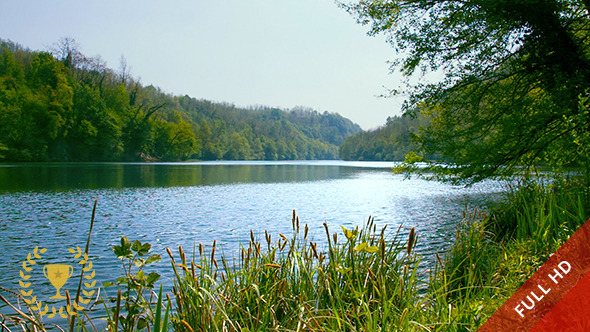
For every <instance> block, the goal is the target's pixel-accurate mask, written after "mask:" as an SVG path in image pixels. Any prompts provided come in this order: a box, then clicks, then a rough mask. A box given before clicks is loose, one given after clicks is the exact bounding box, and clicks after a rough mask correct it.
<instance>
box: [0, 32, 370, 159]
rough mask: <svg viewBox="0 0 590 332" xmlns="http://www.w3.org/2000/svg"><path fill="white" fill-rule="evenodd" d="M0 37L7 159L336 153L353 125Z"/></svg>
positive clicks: (64, 47)
mask: <svg viewBox="0 0 590 332" xmlns="http://www.w3.org/2000/svg"><path fill="white" fill-rule="evenodd" d="M76 47H77V44H76V43H75V41H73V40H68V39H66V40H64V41H63V42H62V43H61V44H60V45H58V49H56V50H54V51H53V54H55V55H56V56H54V55H52V54H50V53H47V52H32V51H30V50H24V49H23V48H22V47H20V46H19V45H16V44H14V43H11V42H8V41H2V40H0V144H1V145H2V146H4V147H5V148H6V149H5V150H4V151H3V152H2V154H1V157H2V158H3V159H5V160H8V161H139V160H143V161H177V160H187V159H206V160H215V159H239V160H250V159H257V160H260V159H267V160H287V159H335V158H337V146H336V145H338V144H340V143H341V142H342V141H343V140H344V139H345V137H347V136H348V135H351V134H353V133H356V132H358V131H359V130H360V128H359V126H358V125H356V124H354V123H352V122H351V121H350V120H348V119H345V118H343V117H341V116H340V115H338V114H332V113H328V112H324V113H319V112H317V111H314V110H310V109H304V108H301V107H299V108H295V109H293V110H286V111H285V110H279V109H273V108H265V107H259V108H256V109H254V108H251V109H240V108H236V107H235V106H233V105H230V104H216V103H212V102H209V101H205V100H197V99H194V98H190V97H188V96H182V97H179V96H172V95H169V94H166V93H164V92H162V91H161V90H160V89H158V88H155V87H153V86H146V87H144V86H142V85H141V84H140V83H139V82H138V81H136V80H134V79H132V78H130V77H129V75H128V73H122V74H117V73H115V72H114V71H113V70H111V69H109V68H106V67H105V65H104V63H103V62H102V61H101V60H100V59H98V58H94V59H93V58H86V57H85V56H84V55H83V54H81V53H80V52H79V51H78V50H77V49H76Z"/></svg>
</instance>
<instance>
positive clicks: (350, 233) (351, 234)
mask: <svg viewBox="0 0 590 332" xmlns="http://www.w3.org/2000/svg"><path fill="white" fill-rule="evenodd" d="M340 228H342V232H344V236H346V238H347V239H349V240H352V239H354V238H355V237H356V234H357V231H356V230H353V231H349V230H348V229H346V227H344V226H340Z"/></svg>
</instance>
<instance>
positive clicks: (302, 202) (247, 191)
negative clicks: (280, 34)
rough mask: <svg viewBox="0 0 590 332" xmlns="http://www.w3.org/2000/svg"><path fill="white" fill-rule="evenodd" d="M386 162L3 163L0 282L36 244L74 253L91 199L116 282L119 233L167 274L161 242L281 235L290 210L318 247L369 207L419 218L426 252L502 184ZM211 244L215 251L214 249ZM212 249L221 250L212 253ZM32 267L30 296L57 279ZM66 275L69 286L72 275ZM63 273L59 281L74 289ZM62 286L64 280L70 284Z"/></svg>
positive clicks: (95, 238)
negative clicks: (146, 249) (408, 172)
mask: <svg viewBox="0 0 590 332" xmlns="http://www.w3.org/2000/svg"><path fill="white" fill-rule="evenodd" d="M392 166H393V163H384V162H341V161H318V162H199V163H153V164H139V163H137V164H136V163H93V164H78V163H59V164H15V165H7V164H0V236H1V239H2V240H1V241H0V252H1V253H2V256H1V258H0V286H2V287H5V288H10V289H15V290H19V289H20V286H19V280H20V276H19V271H20V269H21V265H22V263H23V261H24V260H26V257H27V254H28V253H29V252H32V251H33V249H34V248H35V247H36V246H39V247H40V248H41V247H42V248H46V249H47V252H46V253H45V254H44V255H43V260H40V261H39V264H40V265H41V264H45V263H47V262H60V261H64V260H68V259H69V260H71V256H72V254H70V253H69V252H68V251H67V249H68V248H72V247H76V246H80V247H81V248H82V249H83V248H84V246H85V243H86V236H87V232H88V227H89V220H90V216H91V212H92V205H93V201H94V200H98V209H97V214H96V222H95V225H94V229H93V234H92V240H91V247H90V259H91V260H92V261H93V263H94V268H95V270H96V277H95V279H96V280H97V281H98V282H99V283H100V282H104V281H111V280H114V279H115V278H116V277H117V276H119V274H120V268H121V267H120V264H119V262H118V260H117V259H116V258H115V257H114V255H113V253H112V251H111V247H112V246H113V245H115V244H117V243H118V242H119V239H120V237H121V236H123V235H124V236H127V237H128V238H129V239H130V240H135V239H139V240H140V241H142V242H149V243H151V244H152V245H153V251H154V253H158V254H160V255H161V256H162V258H163V261H162V262H160V263H158V264H156V265H155V266H154V267H153V268H149V267H148V268H147V271H148V272H149V271H151V270H154V269H155V271H156V272H158V273H160V274H162V275H163V277H162V280H163V281H164V283H165V285H167V286H169V285H170V284H171V282H170V280H171V277H172V276H171V273H170V268H169V266H170V260H169V258H168V255H166V253H165V250H164V248H166V247H170V248H172V249H175V248H178V246H179V245H182V246H183V247H184V248H186V251H187V252H189V253H190V252H192V248H193V245H195V244H198V243H200V242H202V243H203V244H206V245H210V244H211V243H212V242H213V240H217V244H218V246H219V247H220V248H222V250H223V251H225V253H226V254H228V255H230V256H231V255H232V254H233V253H235V252H236V249H237V248H238V246H239V243H240V242H242V243H247V242H248V239H249V237H250V230H253V231H254V234H255V235H257V236H260V237H262V238H263V235H264V230H268V231H269V233H270V234H272V235H273V239H276V238H277V237H278V234H279V233H284V234H290V232H291V216H292V210H293V209H295V210H297V214H298V215H299V217H300V219H301V222H302V223H307V224H309V227H310V237H311V238H312V239H313V240H314V241H318V242H319V243H320V246H321V244H322V243H324V242H323V239H324V236H325V233H324V230H323V226H322V223H324V222H327V223H328V225H329V226H330V228H331V230H332V231H340V227H339V226H341V225H342V226H345V227H349V228H352V227H355V226H357V225H362V224H363V222H365V221H366V220H367V218H368V217H369V216H373V217H374V218H375V221H376V222H377V224H378V225H379V226H383V225H385V224H388V229H389V230H396V229H398V227H399V226H402V232H404V233H407V232H408V231H409V229H410V228H411V227H416V230H417V234H418V241H419V242H418V250H419V251H420V252H421V253H423V254H424V255H425V256H426V257H432V256H433V254H434V252H442V251H444V250H445V249H446V248H447V247H448V244H449V243H450V242H451V241H452V240H453V238H454V235H455V229H456V226H457V223H458V221H459V220H460V219H461V213H462V211H463V209H464V208H465V205H466V204H468V205H471V206H480V207H483V206H485V205H486V204H488V203H489V202H492V201H496V200H498V199H499V198H500V197H501V192H503V191H504V190H505V186H504V185H503V184H502V183H499V182H495V181H487V182H483V183H480V184H477V185H474V186H472V187H469V188H464V187H458V186H452V185H448V184H441V183H437V182H429V181H425V180H420V179H410V180H407V179H404V177H403V176H400V175H394V174H393V173H392V171H391V167H392ZM218 250H219V249H218ZM218 252H219V251H218ZM41 270H42V269H41V268H36V269H34V271H33V272H31V273H32V274H33V275H32V279H31V281H32V283H33V284H34V285H35V292H36V294H37V293H39V294H41V293H43V294H45V293H47V294H50V293H51V290H53V292H55V289H54V288H52V286H51V285H50V284H49V282H48V280H47V278H45V277H44V276H43V273H42V272H41ZM74 283H75V284H76V285H74ZM76 286H77V282H72V281H69V283H68V284H67V285H66V286H64V288H63V289H64V290H65V289H75V288H76ZM68 287H69V288H68Z"/></svg>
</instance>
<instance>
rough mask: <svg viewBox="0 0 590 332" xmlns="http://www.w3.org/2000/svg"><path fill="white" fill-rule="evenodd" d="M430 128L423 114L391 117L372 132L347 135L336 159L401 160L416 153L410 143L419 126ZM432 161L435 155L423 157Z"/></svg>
mask: <svg viewBox="0 0 590 332" xmlns="http://www.w3.org/2000/svg"><path fill="white" fill-rule="evenodd" d="M428 125H430V119H429V118H427V117H425V116H424V115H420V116H419V117H416V118H413V117H410V116H393V117H389V118H387V123H386V124H385V125H384V126H382V127H379V128H377V129H374V130H370V131H361V132H358V133H356V134H354V135H351V136H349V137H348V138H347V139H346V140H345V141H344V142H343V143H342V144H341V145H340V150H339V153H340V158H341V159H343V160H383V161H385V160H387V161H403V160H404V158H405V156H406V154H407V153H409V152H417V151H419V150H420V146H419V145H418V144H417V143H416V142H414V141H413V140H412V135H413V134H416V133H417V132H418V130H419V129H420V127H427V126H428ZM424 157H426V158H427V159H430V160H431V159H436V158H437V156H435V155H427V156H424Z"/></svg>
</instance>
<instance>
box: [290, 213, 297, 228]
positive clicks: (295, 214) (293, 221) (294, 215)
mask: <svg viewBox="0 0 590 332" xmlns="http://www.w3.org/2000/svg"><path fill="white" fill-rule="evenodd" d="M295 218H297V213H295V209H293V219H291V224H293V229H295Z"/></svg>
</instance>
